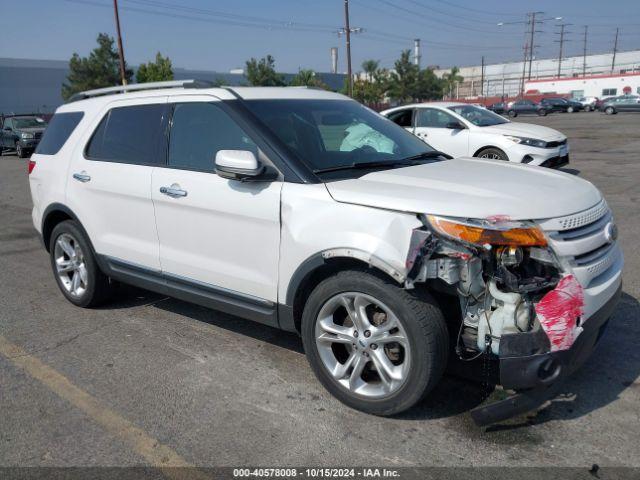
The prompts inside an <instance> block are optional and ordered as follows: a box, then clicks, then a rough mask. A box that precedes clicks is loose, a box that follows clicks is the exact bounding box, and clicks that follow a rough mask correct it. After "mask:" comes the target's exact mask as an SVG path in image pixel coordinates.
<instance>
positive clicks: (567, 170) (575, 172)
mask: <svg viewBox="0 0 640 480" xmlns="http://www.w3.org/2000/svg"><path fill="white" fill-rule="evenodd" d="M558 170H559V171H561V172H565V173H570V174H571V175H580V170H578V169H577V168H559V169H558Z"/></svg>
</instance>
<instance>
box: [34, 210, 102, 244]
mask: <svg viewBox="0 0 640 480" xmlns="http://www.w3.org/2000/svg"><path fill="white" fill-rule="evenodd" d="M66 220H74V221H75V222H77V223H78V225H79V227H80V229H81V230H82V233H84V235H85V237H86V238H87V240H88V242H89V246H90V247H91V250H92V251H93V252H94V253H95V250H94V248H93V244H92V243H91V239H90V238H89V235H88V234H87V231H86V230H85V228H84V226H83V225H82V222H81V221H80V220H79V219H78V216H77V215H76V214H75V213H74V212H73V210H71V209H70V208H69V207H67V206H66V205H63V204H61V203H52V204H51V205H49V206H48V207H47V208H46V209H45V211H44V214H43V215H42V228H41V230H40V231H41V232H42V242H43V243H44V248H45V249H46V250H47V252H48V251H49V243H50V242H51V234H52V232H53V229H54V228H56V225H58V224H59V223H61V222H64V221H66Z"/></svg>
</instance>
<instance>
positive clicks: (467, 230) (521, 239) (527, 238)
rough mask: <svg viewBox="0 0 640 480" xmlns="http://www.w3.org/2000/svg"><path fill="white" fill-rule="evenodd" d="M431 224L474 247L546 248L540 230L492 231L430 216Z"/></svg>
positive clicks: (511, 229) (545, 240)
mask: <svg viewBox="0 0 640 480" xmlns="http://www.w3.org/2000/svg"><path fill="white" fill-rule="evenodd" d="M428 218H429V222H430V223H431V225H432V226H433V227H434V228H435V229H436V230H438V231H439V232H440V233H443V234H444V235H447V236H449V237H451V238H455V239H457V240H461V241H463V242H467V243H472V244H474V245H484V244H489V245H504V246H513V247H544V246H546V245H547V239H546V238H545V236H544V234H543V233H542V231H541V230H540V229H539V228H536V227H529V228H510V229H506V230H492V229H487V228H483V227H477V226H473V225H465V224H463V223H457V222H454V221H451V220H445V219H444V218H440V217H435V216H433V215H429V217H428Z"/></svg>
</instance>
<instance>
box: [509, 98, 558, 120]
mask: <svg viewBox="0 0 640 480" xmlns="http://www.w3.org/2000/svg"><path fill="white" fill-rule="evenodd" d="M551 111H552V110H551V107H550V106H548V105H541V104H539V103H535V102H532V101H531V100H517V101H515V102H513V103H512V104H511V105H509V106H508V107H507V115H509V116H510V117H517V116H518V115H523V114H527V113H537V114H538V115H540V116H542V117H544V116H545V115H546V114H547V113H551Z"/></svg>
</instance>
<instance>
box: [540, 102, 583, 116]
mask: <svg viewBox="0 0 640 480" xmlns="http://www.w3.org/2000/svg"><path fill="white" fill-rule="evenodd" d="M540 105H546V106H549V107H550V108H551V111H552V112H565V113H573V112H578V111H580V110H584V105H583V104H581V103H580V102H578V101H576V100H569V99H567V98H543V99H542V100H540Z"/></svg>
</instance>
